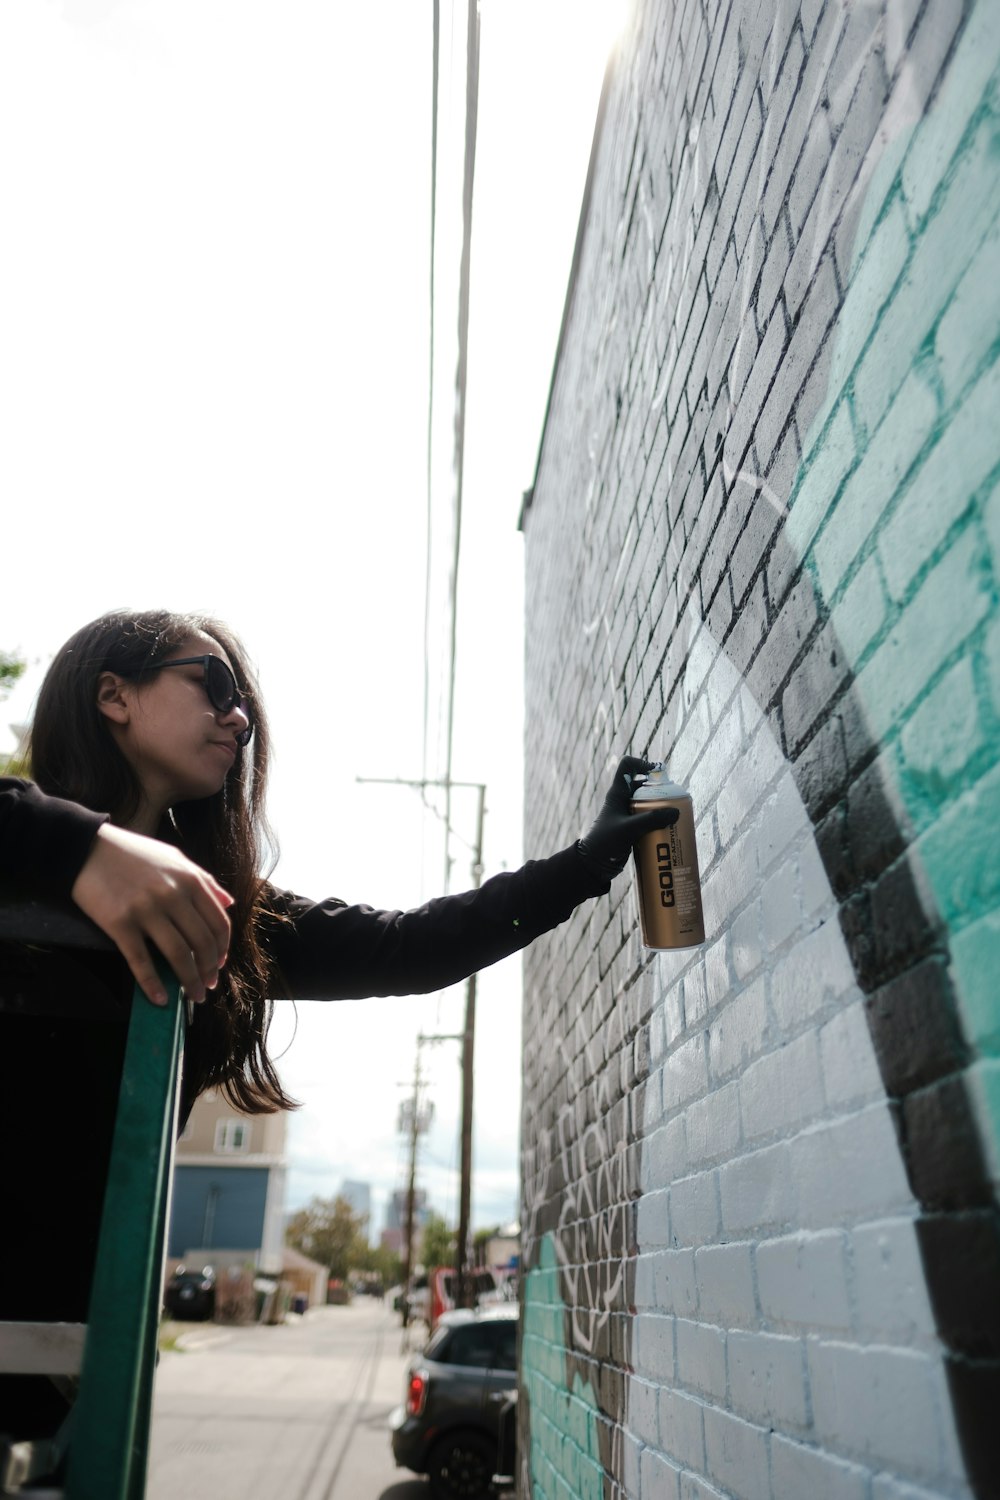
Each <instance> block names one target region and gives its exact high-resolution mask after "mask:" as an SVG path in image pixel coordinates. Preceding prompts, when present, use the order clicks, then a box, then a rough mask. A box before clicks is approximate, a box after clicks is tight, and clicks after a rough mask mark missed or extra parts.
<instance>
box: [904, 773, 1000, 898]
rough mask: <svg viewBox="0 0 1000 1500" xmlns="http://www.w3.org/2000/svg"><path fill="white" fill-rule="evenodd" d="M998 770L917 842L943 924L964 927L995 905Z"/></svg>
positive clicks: (998, 886)
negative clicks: (944, 922)
mask: <svg viewBox="0 0 1000 1500" xmlns="http://www.w3.org/2000/svg"><path fill="white" fill-rule="evenodd" d="M998 828H1000V766H994V767H993V769H992V770H991V771H989V772H988V773H987V774H986V775H985V776H983V777H982V779H981V780H979V781H977V782H976V784H975V785H974V786H973V787H971V788H970V789H969V791H967V792H966V793H965V794H964V795H963V796H962V797H960V798H958V800H957V801H956V802H954V803H952V804H951V806H950V807H948V809H947V810H946V811H945V812H944V813H943V814H942V816H941V817H940V818H939V819H938V821H937V822H936V823H935V824H934V826H933V828H930V829H929V830H928V831H927V832H926V833H925V834H923V836H922V837H921V838H920V840H919V842H918V847H919V850H920V854H921V858H922V860H923V864H924V868H925V869H926V871H927V875H928V878H929V879H930V881H931V884H932V886H933V888H934V893H935V896H936V897H937V904H938V909H939V910H940V912H941V915H942V916H943V917H944V919H945V921H946V922H948V923H949V925H951V926H954V927H964V926H965V925H966V924H967V923H969V922H972V921H975V919H976V918H977V917H982V916H985V915H986V914H987V913H988V912H991V911H993V910H994V909H995V908H996V907H997V906H1000V845H998V843H997V837H996V831H997V829H998Z"/></svg>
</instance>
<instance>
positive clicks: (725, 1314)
mask: <svg viewBox="0 0 1000 1500" xmlns="http://www.w3.org/2000/svg"><path fill="white" fill-rule="evenodd" d="M694 1265H695V1275H696V1277H697V1281H698V1311H699V1313H700V1314H701V1316H702V1317H703V1318H705V1319H707V1320H708V1321H709V1322H712V1323H720V1324H722V1326H723V1327H725V1328H739V1327H744V1328H746V1327H749V1326H750V1325H751V1324H753V1323H755V1322H756V1320H757V1299H756V1297H755V1295H754V1286H753V1262H752V1259H751V1244H750V1241H745V1242H743V1243H736V1244H730V1245H703V1246H702V1247H701V1248H700V1249H698V1250H696V1251H695V1252H694Z"/></svg>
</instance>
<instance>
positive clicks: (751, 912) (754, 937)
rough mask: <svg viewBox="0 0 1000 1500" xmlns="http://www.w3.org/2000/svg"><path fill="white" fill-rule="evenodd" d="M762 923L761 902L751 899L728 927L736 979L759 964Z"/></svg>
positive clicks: (743, 976) (762, 949) (761, 952)
mask: <svg viewBox="0 0 1000 1500" xmlns="http://www.w3.org/2000/svg"><path fill="white" fill-rule="evenodd" d="M762 923H763V918H762V916H761V904H760V902H759V901H751V903H750V905H749V906H748V907H747V908H746V910H745V911H741V912H740V914H739V916H738V917H737V918H736V920H735V921H734V922H733V925H732V927H731V928H730V931H729V943H730V961H731V963H732V966H733V973H734V974H735V975H736V978H737V979H745V978H746V977H747V975H748V974H752V973H753V971H754V969H756V968H758V967H759V965H760V962H761V959H762V958H763V955H764V944H763V937H762V931H763V927H762Z"/></svg>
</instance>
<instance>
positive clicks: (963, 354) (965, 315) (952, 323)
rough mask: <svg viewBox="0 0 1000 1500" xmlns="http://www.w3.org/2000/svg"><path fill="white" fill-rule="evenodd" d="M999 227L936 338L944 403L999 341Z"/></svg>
mask: <svg viewBox="0 0 1000 1500" xmlns="http://www.w3.org/2000/svg"><path fill="white" fill-rule="evenodd" d="M998 267H1000V225H996V224H994V226H993V229H992V230H991V231H990V233H989V234H988V235H987V236H986V239H985V240H984V241H983V243H982V245H981V247H980V249H979V253H978V255H976V256H975V257H974V259H973V261H972V264H971V265H970V266H969V269H968V270H967V271H966V273H965V275H964V276H963V277H962V280H961V281H960V282H959V284H958V289H957V290H956V292H955V295H954V297H953V298H952V300H951V302H950V303H949V305H948V309H947V311H946V312H945V314H944V317H943V318H942V319H941V322H940V323H939V324H938V330H937V333H936V335H935V338H934V351H935V354H936V355H937V361H938V370H939V372H940V376H941V384H942V387H943V390H944V396H945V401H946V402H947V403H948V404H949V405H950V404H951V402H952V401H953V400H954V399H955V398H956V397H957V396H958V395H959V394H960V393H961V391H962V390H963V388H964V387H965V386H966V385H967V384H968V382H969V380H970V379H971V378H972V376H973V375H974V374H975V373H976V370H977V369H978V368H979V366H980V364H982V362H983V361H984V360H985V358H986V356H987V354H988V353H989V351H990V348H991V347H993V346H995V344H996V342H997V339H998V338H1000V274H998V269H997V268H998Z"/></svg>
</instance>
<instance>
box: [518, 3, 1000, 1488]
mask: <svg viewBox="0 0 1000 1500" xmlns="http://www.w3.org/2000/svg"><path fill="white" fill-rule="evenodd" d="M706 11H707V12H710V14H705V12H706ZM699 21H700V23H701V24H700V25H699V24H697V23H698V22H699ZM685 28H686V29H685ZM998 58H1000V13H998V12H997V10H996V9H995V8H993V7H991V6H989V5H987V4H982V3H980V4H978V5H965V6H963V5H961V4H958V3H956V4H953V5H947V4H939V5H936V6H935V5H924V6H918V5H916V4H909V5H907V4H902V3H900V4H895V3H891V4H887V5H881V4H857V5H847V4H844V3H843V0H828V3H827V4H825V5H820V4H802V5H801V6H800V5H798V4H794V5H785V6H781V7H777V8H775V7H760V6H757V5H753V4H750V3H746V4H740V3H734V4H732V5H730V6H727V5H725V4H723V5H721V6H711V5H709V6H705V7H701V8H700V9H699V7H697V6H695V7H691V6H688V7H684V6H680V5H677V6H674V5H668V4H662V5H659V6H650V7H645V8H643V9H642V11H641V12H640V15H639V18H638V20H637V22H636V34H635V36H634V37H633V38H632V40H631V43H630V50H629V54H628V58H627V65H623V66H622V67H621V69H620V71H619V73H618V75H617V77H616V79H615V80H614V82H613V85H612V87H611V89H610V91H609V94H608V98H607V100H606V105H605V108H606V117H605V120H604V123H603V127H602V129H601V130H600V131H599V134H598V140H597V146H596V155H595V166H596V170H595V175H594V181H593V185H592V189H591V196H590V200H589V203H588V205H587V208H586V212H585V217H584V221H583V227H582V231H581V233H582V241H581V249H582V254H581V255H580V260H579V264H578V267H577V273H576V280H575V285H574V287H573V289H572V293H571V299H570V302H569V304H568V309H567V322H566V326H565V328H564V334H563V340H562V343H561V347H560V361H559V365H558V367H557V372H556V379H555V384H554V389H553V398H552V404H551V407H550V414H549V418H548V423H547V428H546V434H545V441H544V443H543V449H542V455H541V460H540V465H539V473H538V476H537V483H536V488H535V502H534V504H533V506H532V508H531V510H530V511H529V513H528V516H527V521H526V531H527V539H528V556H529V597H530V569H531V567H532V555H533V553H534V554H535V555H536V556H540V557H542V558H544V559H545V564H544V566H545V581H546V588H547V590H548V591H549V593H550V594H551V595H552V596H554V597H555V598H557V599H563V600H564V604H563V607H564V608H565V610H566V611H567V618H568V617H569V616H572V617H573V618H574V620H575V621H576V625H577V628H578V630H579V633H580V636H581V639H582V640H583V641H585V642H586V643H587V644H586V650H587V652H588V653H589V656H590V663H589V665H587V666H585V667H583V668H582V669H579V671H578V675H582V676H585V675H586V674H587V672H588V671H589V673H590V680H589V681H588V684H587V694H588V696H587V698H586V702H587V704H588V708H592V710H593V716H592V722H591V726H590V727H591V731H592V734H593V736H594V739H595V743H596V746H597V754H596V755H595V768H596V767H597V766H600V767H601V768H603V765H604V762H605V760H609V761H611V762H613V761H614V760H615V759H616V758H617V755H618V753H620V752H621V751H622V750H623V749H624V748H625V746H626V744H627V743H628V742H631V744H632V747H633V748H634V749H645V748H646V747H647V745H648V747H649V748H650V750H651V752H656V751H658V750H659V749H661V748H662V747H669V755H670V765H671V770H672V773H673V775H674V776H675V778H676V779H678V780H681V781H686V782H687V783H688V784H689V785H690V787H691V789H692V792H693V794H694V798H695V805H696V809H698V810H699V812H700V814H701V819H700V823H699V830H698V837H699V847H700V852H701V859H702V866H703V870H704V873H705V882H704V885H705V901H706V917H707V919H708V923H709V931H710V934H714V941H712V942H711V946H710V947H709V948H708V950H707V951H706V952H704V953H694V954H691V955H686V956H681V955H677V956H672V957H671V958H670V959H667V960H663V959H652V960H649V959H648V958H647V959H646V961H645V962H644V961H643V955H642V954H641V951H640V950H639V949H638V947H637V939H636V937H635V920H634V909H633V907H632V905H631V896H630V894H628V893H626V894H625V895H624V896H623V897H622V898H619V906H618V907H617V908H616V920H617V921H618V923H619V929H618V930H619V933H620V940H619V941H618V942H617V947H616V946H615V942H614V941H610V940H608V938H607V935H606V934H605V935H604V936H603V937H602V939H601V947H603V948H604V949H605V950H606V951H604V952H601V951H600V948H599V949H598V951H597V952H596V953H591V955H590V959H589V960H587V959H581V960H575V961H574V962H575V968H574V967H570V968H569V969H568V970H567V969H566V966H565V964H564V966H563V971H562V972H561V974H558V977H556V976H557V973H558V968H557V965H556V963H554V962H553V958H552V955H553V954H560V949H559V945H560V942H561V941H562V940H560V939H553V940H552V941H551V942H550V944H549V955H550V956H549V959H548V960H545V959H539V960H537V961H536V960H535V959H534V957H529V960H528V979H529V983H528V990H527V997H526V1000H527V1009H528V1011H531V1010H532V1009H533V1010H534V1011H535V1012H536V1015H540V1016H541V1017H542V1018H543V1023H544V1020H545V1019H547V1018H549V1017H550V1016H552V1015H554V1013H555V1012H556V1011H557V1010H558V1008H559V1006H560V1005H561V1004H562V1003H563V1002H564V1000H565V994H564V993H562V991H561V990H560V986H562V987H563V989H568V990H569V991H570V993H571V994H573V995H574V996H575V995H584V994H587V993H590V994H592V995H593V996H594V997H595V998H594V1000H593V1002H592V1003H593V1005H596V1006H597V1008H598V1010H599V1014H600V1020H599V1023H598V1024H597V1025H595V1026H592V1027H591V1028H590V1029H589V1030H586V1029H584V1028H583V1027H576V1026H570V1025H568V1024H567V1025H563V1026H562V1027H561V1028H560V1026H557V1025H551V1026H548V1025H544V1031H545V1034H546V1036H547V1037H549V1036H551V1037H554V1038H556V1043H557V1045H556V1047H555V1048H554V1049H553V1048H551V1047H550V1049H549V1051H548V1053H547V1054H546V1055H544V1056H543V1057H540V1058H537V1059H535V1060H533V1062H532V1065H531V1069H530V1070H529V1072H528V1074H527V1075H526V1091H525V1129H524V1142H525V1148H524V1200H525V1201H524V1217H525V1229H526V1232H525V1243H526V1246H527V1247H528V1275H527V1276H526V1278H525V1324H524V1346H523V1361H522V1363H523V1369H524V1377H523V1383H524V1390H525V1396H526V1400H525V1402H524V1406H525V1407H526V1408H527V1410H526V1413H525V1420H524V1422H523V1428H524V1433H523V1434H522V1437H523V1441H522V1450H521V1452H522V1488H523V1492H524V1493H525V1494H528V1493H531V1494H533V1495H535V1496H536V1497H538V1500H541V1497H542V1496H547V1495H549V1494H553V1495H554V1494H555V1493H557V1492H558V1490H557V1481H558V1479H559V1478H561V1479H562V1480H563V1481H565V1482H567V1483H570V1488H571V1490H572V1493H574V1494H579V1495H589V1494H590V1493H593V1494H595V1495H596V1494H602V1493H603V1489H602V1486H603V1482H604V1479H603V1476H605V1475H609V1476H611V1477H612V1478H613V1479H614V1480H616V1481H617V1482H618V1483H619V1484H620V1485H622V1486H623V1489H624V1492H625V1493H626V1494H628V1495H640V1494H642V1495H645V1496H647V1497H648V1496H652V1495H656V1496H659V1495H661V1494H663V1495H669V1494H677V1493H680V1492H681V1491H680V1489H679V1485H680V1483H681V1481H682V1480H683V1482H684V1483H685V1485H686V1486H687V1488H686V1489H685V1490H684V1491H683V1493H685V1494H692V1495H693V1494H695V1493H697V1494H702V1493H704V1494H705V1495H708V1494H732V1495H740V1496H742V1495H754V1496H755V1495H758V1494H760V1495H768V1496H769V1495H772V1494H773V1495H775V1496H777V1495H798V1494H806V1493H821V1492H825V1491H823V1490H822V1489H821V1486H822V1485H823V1484H826V1485H829V1486H831V1488H830V1490H829V1492H830V1493H831V1494H833V1493H836V1494H838V1495H839V1494H847V1493H857V1494H858V1495H859V1496H860V1495H861V1494H868V1493H869V1490H868V1489H867V1488H865V1486H870V1485H871V1483H872V1482H873V1481H872V1476H873V1475H877V1474H888V1475H890V1476H893V1478H892V1480H891V1481H890V1480H889V1479H883V1480H880V1481H879V1482H880V1483H882V1484H883V1491H882V1492H881V1493H884V1494H885V1495H886V1496H889V1495H890V1494H891V1495H896V1494H899V1495H902V1494H903V1493H904V1490H903V1489H902V1488H897V1489H892V1488H889V1487H886V1486H889V1485H890V1484H891V1483H898V1484H899V1485H902V1484H903V1483H904V1481H910V1482H914V1483H920V1484H930V1485H933V1486H934V1491H933V1492H934V1493H937V1494H948V1495H955V1496H959V1495H966V1494H970V1493H973V1494H984V1495H985V1494H989V1493H991V1492H992V1491H991V1488H990V1486H991V1485H994V1486H995V1483H996V1476H997V1473H998V1462H1000V1461H998V1455H997V1452H996V1447H995V1443H996V1439H995V1437H994V1434H993V1432H992V1431H990V1424H991V1420H992V1419H991V1418H990V1417H989V1413H990V1412H992V1411H995V1409H996V1407H997V1400H998V1394H1000V1383H998V1369H1000V1364H998V1361H1000V1309H998V1291H997V1288H998V1287H1000V1235H998V1228H997V1222H998V1221H997V1207H996V1184H997V1180H998V1167H997V1163H998V1160H1000V1148H998V1143H1000V1084H998V1071H1000V1070H998V1064H997V1057H998V1042H1000V1020H998V1008H997V1005H996V1002H995V1000H994V989H993V985H992V983H991V977H990V976H991V974H992V972H993V971H994V970H995V968H996V959H997V956H998V948H1000V944H998V932H1000V924H998V921H997V917H996V915H995V908H996V905H997V896H998V894H1000V890H998V887H1000V862H998V859H997V855H996V852H995V848H994V845H993V839H992V836H991V834H992V832H993V830H995V828H996V826H997V817H996V813H997V773H996V769H995V766H994V761H995V750H994V748H993V747H994V745H995V743H996V738H995V736H996V730H997V723H996V712H997V705H998V703H1000V693H998V692H997V690H996V686H997V683H998V680H1000V673H998V670H997V663H998V661H1000V648H998V644H997V643H998V640H1000V632H998V629H997V618H996V617H997V608H996V606H997V573H996V571H995V568H996V561H997V559H998V558H1000V547H998V543H1000V522H998V514H1000V500H998V492H997V479H998V474H997V468H998V462H1000V444H998V438H997V423H996V412H997V411H998V410H1000V402H998V400H997V396H998V389H997V387H998V378H997V376H998V368H1000V367H998V366H997V364H996V363H995V357H996V353H997V336H998V331H1000V329H998V325H1000V318H998V312H1000V298H998V292H997V286H998V283H1000V276H998V274H997V265H998V255H997V221H998V214H1000V122H998V115H997V99H998V89H997V70H998ZM651 79H659V80H661V83H662V90H663V92H662V94H658V93H657V92H656V90H655V89H654V88H653V87H652V85H651V83H650V80H651ZM704 80H707V83H706V82H704ZM660 101H663V103H662V114H663V115H664V116H665V118H662V119H661V118H660V114H661V110H660V109H659V108H654V107H653V105H654V104H659V103H660ZM709 104H711V106H712V108H709ZM668 127H669V129H668ZM717 224H722V225H724V226H725V230H726V233H725V234H723V235H717V234H716V233H715V231H714V227H713V226H715V225H717ZM636 281H637V282H638V284H639V288H640V290H639V292H638V294H637V293H636V289H635V283H636ZM570 367H571V368H572V370H573V372H574V374H575V376H576V384H575V386H572V385H571V382H570V380H569V378H568V377H566V378H565V379H564V371H566V370H567V369H568V368H570ZM550 474H551V478H550V477H549V476H550ZM555 485H558V487H559V489H560V490H561V491H565V492H568V493H573V491H574V488H575V491H576V493H578V494H579V495H580V496H581V497H582V501H581V504H582V511H581V513H580V514H578V515H575V517H574V525H575V533H574V534H575V535H576V536H578V537H579V541H580V547H579V551H577V550H575V549H573V548H571V547H567V546H566V535H565V533H566V517H565V515H558V514H554V515H553V516H552V518H551V519H550V518H549V517H548V516H547V513H546V502H547V498H548V489H547V486H548V487H551V486H555ZM602 534H603V537H606V536H607V535H608V534H610V535H611V536H612V537H613V538H614V542H615V545H614V546H613V548H612V554H613V555H612V556H611V558H610V561H608V560H607V553H608V549H607V546H606V543H605V544H604V545H603V546H602V545H601V544H600V543H601V541H602V540H603V537H602ZM557 536H558V537H559V538H560V539H561V545H562V546H563V547H564V548H565V553H564V555H563V557H562V559H561V560H559V561H557V560H555V557H554V553H555V548H556V546H557V545H559V542H557ZM574 568H575V569H577V570H578V571H577V576H576V577H575V578H574V579H573V580H572V583H574V584H575V585H576V586H575V587H574V586H570V585H571V578H570V575H571V574H572V571H573V569H574ZM560 575H561V576H560ZM588 600H591V601H595V602H594V604H593V606H592V609H591V613H590V615H589V616H588V615H587V601H588ZM574 612H575V613H574ZM632 617H634V618H632ZM629 622H631V624H629ZM595 661H596V662H599V666H597V667H595V666H594V665H593V663H594V662H595ZM557 669H558V668H557V665H556V664H555V663H554V658H553V659H550V660H545V659H543V660H542V663H541V665H540V666H536V668H535V671H536V673H537V674H539V675H541V674H543V673H544V672H545V671H548V672H549V673H550V674H554V673H555V672H556V671H557ZM531 670H532V668H531V666H530V664H529V678H530V675H531ZM574 693H575V696H577V697H578V696H580V683H579V682H576V683H575V684H574ZM660 695H662V696H660ZM540 697H542V698H545V699H547V700H548V701H549V702H558V701H559V695H558V691H557V690H556V689H555V687H554V684H553V682H552V681H551V680H549V681H546V682H545V691H544V693H541V692H540ZM530 725H531V708H530V705H529V732H530ZM571 727H572V728H573V730H574V732H576V730H577V729H578V728H579V725H578V724H574V725H573V726H571ZM549 749H550V754H549V756H548V763H549V764H551V765H553V767H556V766H558V765H559V764H560V763H561V762H560V759H559V757H558V756H557V755H554V754H552V753H551V749H552V746H551V745H550V746H549ZM542 759H543V758H542V757H537V759H536V763H539V764H540V763H542ZM595 779H596V778H595ZM559 796H560V789H559V787H558V786H556V785H555V784H553V785H552V786H551V787H546V786H541V787H537V788H536V789H535V791H534V794H533V807H532V808H530V809H529V819H530V818H532V817H536V818H538V819H542V818H544V817H545V816H546V815H547V814H546V812H545V811H544V809H545V807H546V799H547V798H549V799H550V804H549V805H551V806H552V807H554V808H555V809H556V816H557V817H558V815H559V800H558V799H559ZM583 920H586V919H583ZM580 940H581V932H580V930H579V928H578V929H577V931H576V933H575V939H574V941H575V942H576V943H577V944H578V945H579V944H580ZM584 951H585V952H586V945H584ZM560 961H562V956H561V954H560ZM588 961H589V962H590V963H591V969H590V971H589V972H584V970H585V967H586V963H587V962H588ZM546 962H547V963H548V967H547V968H546ZM595 975H596V976H597V977H596V980H595V978H594V976H595ZM588 986H589V991H588ZM540 1029H542V1028H541V1027H540ZM626 1057H627V1058H628V1059H629V1062H628V1065H627V1067H626V1065H625V1063H624V1062H623V1059H624V1058H626ZM609 1060H610V1061H611V1065H609ZM556 1267H558V1276H556V1274H555V1268H556ZM555 1324H558V1325H559V1329H558V1331H556V1329H555V1327H554V1325H555ZM553 1350H558V1351H560V1352H559V1355H558V1357H557V1358H555V1359H553ZM525 1433H526V1436H524V1434H525ZM567 1433H570V1434H577V1436H574V1437H567ZM570 1472H571V1474H572V1481H571V1480H570V1479H569V1478H568V1473H570ZM699 1476H700V1477H699ZM709 1482H710V1483H711V1485H714V1486H715V1488H709V1487H708V1485H709ZM697 1484H701V1485H702V1486H703V1488H702V1489H697V1488H696V1487H695V1486H696V1485H697ZM834 1484H837V1485H839V1486H840V1487H839V1488H836V1489H834V1488H832V1486H833V1485H834ZM852 1486H853V1488H852ZM906 1493H912V1491H910V1492H906Z"/></svg>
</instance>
